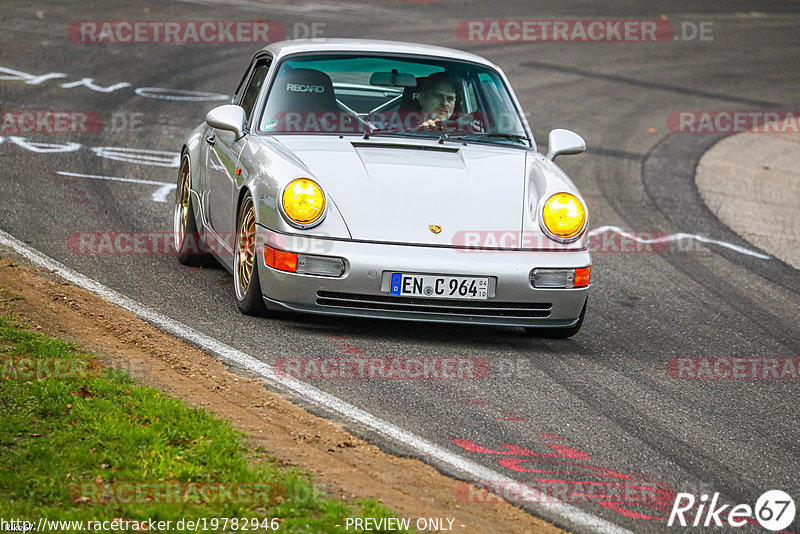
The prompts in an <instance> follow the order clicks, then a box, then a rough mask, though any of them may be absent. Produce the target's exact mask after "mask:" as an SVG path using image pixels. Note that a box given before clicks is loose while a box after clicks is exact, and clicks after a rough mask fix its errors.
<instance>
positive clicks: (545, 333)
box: [525, 301, 588, 339]
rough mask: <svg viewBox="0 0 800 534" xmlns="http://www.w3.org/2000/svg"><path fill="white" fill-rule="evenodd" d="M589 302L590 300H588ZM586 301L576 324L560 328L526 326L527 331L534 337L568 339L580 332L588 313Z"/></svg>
mask: <svg viewBox="0 0 800 534" xmlns="http://www.w3.org/2000/svg"><path fill="white" fill-rule="evenodd" d="M587 302H588V301H587ZM586 304H587V303H586V302H584V303H583V309H582V310H581V314H580V316H579V317H578V322H577V323H575V325H574V326H565V327H558V328H537V327H525V332H526V333H528V334H530V335H531V336H534V337H542V338H548V339H566V338H568V337H572V336H574V335H575V334H577V333H578V331H579V330H580V329H581V326H583V316H584V315H586Z"/></svg>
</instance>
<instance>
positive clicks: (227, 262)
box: [174, 39, 591, 337]
mask: <svg viewBox="0 0 800 534" xmlns="http://www.w3.org/2000/svg"><path fill="white" fill-rule="evenodd" d="M584 149H585V144H584V141H583V139H582V138H581V137H580V136H578V135H577V134H575V133H573V132H570V131H568V130H553V131H552V132H550V137H549V147H548V153H547V155H546V156H543V155H541V154H540V153H539V152H538V151H537V149H536V144H535V142H534V140H533V135H532V134H531V130H530V127H529V125H528V123H527V121H526V119H525V115H524V113H523V112H522V109H521V107H520V105H519V102H518V101H517V98H516V96H515V95H514V93H513V92H512V91H511V88H510V86H509V83H508V80H507V79H506V77H505V75H504V74H503V72H502V71H501V70H500V69H499V68H498V67H497V66H495V65H493V64H492V63H491V62H489V61H487V60H485V59H483V58H481V57H478V56H475V55H472V54H468V53H465V52H460V51H457V50H450V49H447V48H439V47H434V46H422V45H416V44H411V43H398V42H387V41H366V40H349V39H341V40H325V41H324V42H314V41H284V42H280V43H274V44H271V45H269V46H267V47H265V48H264V49H262V50H260V51H259V52H258V53H256V54H255V56H254V57H253V59H252V61H251V62H250V65H249V67H248V68H247V71H246V73H245V75H244V76H243V77H242V80H241V82H240V83H239V86H238V88H237V89H236V93H235V94H234V96H233V100H232V103H231V104H228V105H224V106H220V107H218V108H215V109H213V110H211V111H210V112H209V113H208V115H207V116H206V120H205V122H204V123H203V124H201V125H200V126H198V127H197V128H195V130H194V131H193V132H192V133H191V134H190V135H189V137H188V138H187V139H186V141H185V143H184V145H183V148H182V154H181V165H180V171H179V176H178V189H177V193H176V202H175V211H174V232H175V243H176V249H177V255H178V259H179V261H180V262H181V263H184V264H188V265H197V264H199V263H201V262H203V261H205V260H206V259H207V258H208V257H214V258H216V259H217V260H218V261H219V262H220V263H222V265H224V266H225V268H226V269H228V270H229V271H231V273H232V274H233V281H234V290H235V294H236V300H237V302H238V305H239V308H240V309H241V311H242V312H244V313H246V314H253V315H256V314H260V315H264V314H267V313H269V312H277V311H295V312H310V313H321V314H333V315H347V316H354V317H374V318H389V319H405V320H415V321H441V322H457V323H469V324H484V325H507V326H521V327H525V328H528V329H530V330H531V331H533V332H537V333H540V334H541V335H544V336H552V337H567V336H571V335H574V334H575V333H576V332H578V330H579V329H580V327H581V324H582V322H583V318H584V313H585V310H586V298H587V293H588V290H589V285H590V284H589V282H590V275H591V257H590V255H589V252H588V249H587V240H586V225H587V220H588V212H587V209H586V204H585V202H584V200H583V199H582V198H581V195H580V193H579V192H578V191H577V189H576V187H575V185H574V184H573V183H572V181H571V180H570V179H569V178H568V177H567V175H566V174H565V173H564V172H563V171H562V170H561V169H560V168H559V167H558V166H557V165H556V164H555V163H553V159H554V158H555V157H556V156H558V155H560V154H577V153H579V152H581V151H583V150H584Z"/></svg>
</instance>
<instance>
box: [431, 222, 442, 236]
mask: <svg viewBox="0 0 800 534" xmlns="http://www.w3.org/2000/svg"><path fill="white" fill-rule="evenodd" d="M428 229H429V230H430V231H431V232H433V233H434V234H438V233H439V232H441V231H442V227H441V226H439V225H438V224H429V225H428Z"/></svg>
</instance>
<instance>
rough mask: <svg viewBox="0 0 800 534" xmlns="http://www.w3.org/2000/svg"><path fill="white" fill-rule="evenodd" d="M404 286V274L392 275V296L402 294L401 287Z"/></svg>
mask: <svg viewBox="0 0 800 534" xmlns="http://www.w3.org/2000/svg"><path fill="white" fill-rule="evenodd" d="M402 285H403V275H402V273H392V287H391V289H390V291H389V293H391V294H392V295H399V294H400V287H401V286H402Z"/></svg>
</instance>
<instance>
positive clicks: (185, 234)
mask: <svg viewBox="0 0 800 534" xmlns="http://www.w3.org/2000/svg"><path fill="white" fill-rule="evenodd" d="M191 168H192V167H191V165H190V162H189V154H187V153H185V152H184V153H183V155H182V156H181V166H180V169H179V170H178V187H177V188H176V189H175V208H174V210H173V216H172V231H173V234H174V243H175V252H176V253H177V257H178V262H180V263H181V264H183V265H188V266H189V267H203V266H205V265H208V264H209V263H210V262H211V261H212V258H211V255H210V254H209V253H208V251H206V250H205V249H204V248H203V236H202V234H201V233H200V232H199V231H198V230H197V222H196V220H195V216H194V203H193V202H192V195H191V193H190V192H189V189H190V184H191V175H190V173H191Z"/></svg>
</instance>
